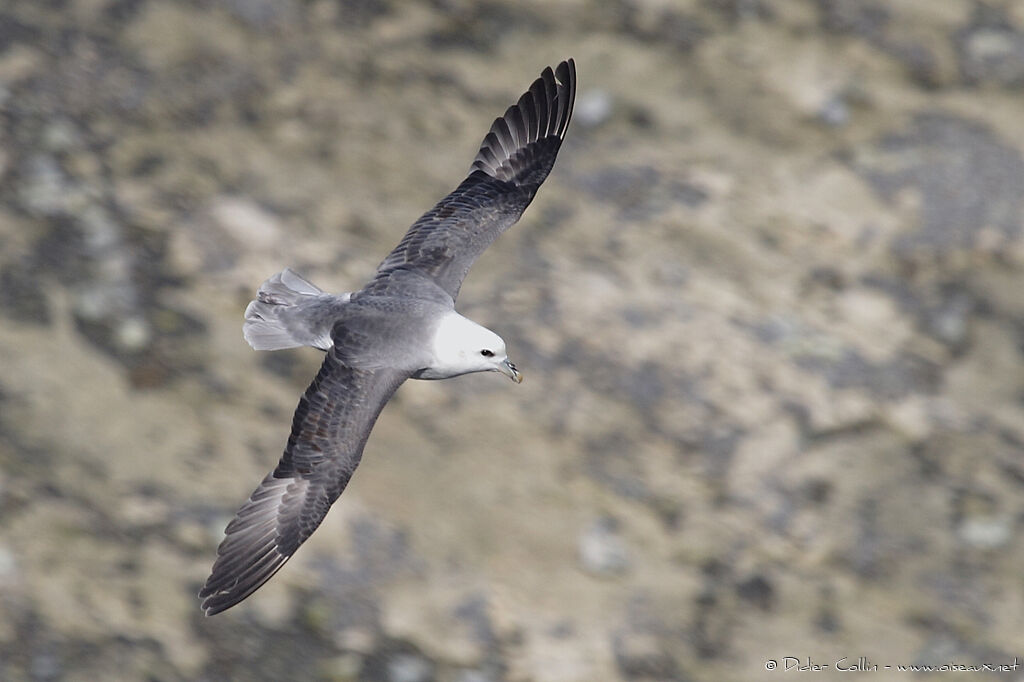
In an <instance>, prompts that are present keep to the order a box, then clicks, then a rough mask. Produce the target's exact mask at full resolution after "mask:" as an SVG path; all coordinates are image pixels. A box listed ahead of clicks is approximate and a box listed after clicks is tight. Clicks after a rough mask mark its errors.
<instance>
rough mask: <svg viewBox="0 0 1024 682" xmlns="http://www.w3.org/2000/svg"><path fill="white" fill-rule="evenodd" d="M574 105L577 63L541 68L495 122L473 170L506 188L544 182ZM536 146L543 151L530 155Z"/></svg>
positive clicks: (570, 62) (568, 60)
mask: <svg viewBox="0 0 1024 682" xmlns="http://www.w3.org/2000/svg"><path fill="white" fill-rule="evenodd" d="M575 100H576V62H575V61H574V60H573V59H572V58H571V57H570V58H569V59H567V60H565V61H563V62H560V63H559V64H558V65H557V66H556V67H555V68H554V70H552V69H551V67H550V66H548V67H545V68H544V70H543V71H542V72H541V75H540V78H538V79H537V80H535V81H534V82H533V84H532V85H530V87H529V89H527V91H526V92H525V93H524V94H523V95H522V97H520V98H519V100H518V101H517V102H516V104H513V105H512V106H510V107H509V108H508V109H507V110H506V111H505V114H504V115H503V116H501V117H499V118H497V119H495V121H494V123H493V124H492V125H491V129H490V131H489V132H488V134H487V136H486V137H484V141H483V143H482V144H481V146H480V151H479V152H477V155H476V158H475V159H474V160H473V166H472V168H473V170H480V171H483V172H484V173H487V174H488V175H490V176H491V177H493V178H497V179H499V180H504V181H507V182H515V183H517V184H519V182H521V181H527V180H526V179H527V178H528V179H529V180H528V181H529V182H537V184H539V182H538V181H537V176H538V174H539V175H540V176H541V177H540V181H543V176H546V175H547V171H548V170H550V164H552V163H553V162H554V156H555V154H557V153H558V147H559V145H561V142H562V139H563V138H564V137H565V131H566V130H567V129H568V127H569V121H570V120H571V119H572V110H573V105H574V103H575ZM537 143H545V144H546V148H545V149H544V150H543V152H541V151H538V150H537V149H534V151H533V153H530V149H531V147H533V146H534V145H537ZM538 172H539V173H538Z"/></svg>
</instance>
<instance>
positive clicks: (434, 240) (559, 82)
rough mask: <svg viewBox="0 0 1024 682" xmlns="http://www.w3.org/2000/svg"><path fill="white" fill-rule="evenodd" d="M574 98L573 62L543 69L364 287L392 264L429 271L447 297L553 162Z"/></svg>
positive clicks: (382, 280)
mask: <svg viewBox="0 0 1024 682" xmlns="http://www.w3.org/2000/svg"><path fill="white" fill-rule="evenodd" d="M575 98H576V65H575V63H574V62H573V60H571V59H570V60H568V61H564V62H562V63H561V64H559V65H558V66H557V67H556V68H555V70H554V72H552V70H551V68H550V67H548V68H546V69H544V71H543V73H541V76H540V78H538V79H537V80H536V81H534V82H533V85H531V86H530V89H529V90H528V91H527V92H526V93H524V94H523V96H522V97H520V98H519V101H518V102H517V103H516V104H514V105H512V106H511V107H509V108H508V110H507V111H506V112H505V115H504V116H502V117H501V118H498V119H496V120H495V121H494V124H493V125H492V126H491V130H490V132H489V133H487V136H486V137H485V138H484V141H483V144H482V145H481V146H480V151H479V152H477V155H476V159H475V160H474V161H473V166H472V168H471V169H470V173H469V176H468V177H467V178H466V179H465V180H463V182H462V184H461V185H459V186H458V187H457V188H456V189H455V191H453V192H452V193H451V194H449V195H448V196H446V197H445V198H444V199H442V200H441V201H440V202H439V203H438V204H437V205H436V206H434V208H432V209H431V210H430V211H429V212H428V213H426V214H425V215H424V216H423V217H421V218H420V219H419V220H417V221H416V222H415V223H414V224H413V226H412V227H411V228H409V231H408V232H407V233H406V234H405V237H403V238H402V241H401V242H399V244H398V246H397V247H395V250H394V251H392V252H391V253H390V254H389V255H388V257H387V258H386V259H384V262H383V263H381V264H380V267H379V268H378V269H377V276H376V278H375V279H374V281H373V282H371V283H370V285H368V286H367V289H369V290H372V289H374V288H375V284H377V285H379V286H381V287H386V285H387V280H388V279H389V277H390V275H391V273H393V272H394V271H396V270H410V269H411V270H416V271H419V272H421V273H423V274H425V275H427V276H428V277H430V278H431V279H432V280H433V281H434V282H435V283H436V284H438V285H439V286H440V287H441V288H442V289H444V290H445V291H446V292H447V293H448V294H449V295H450V296H451V297H452V299H454V298H455V297H456V296H458V293H459V287H461V286H462V280H463V279H464V278H465V277H466V273H467V272H469V268H470V267H471V266H472V265H473V262H474V261H476V259H477V258H478V257H479V256H480V254H481V253H483V252H484V250H485V249H486V248H487V247H488V246H490V245H491V243H493V242H494V240H495V239H497V238H498V235H500V234H501V233H502V232H504V231H505V230H507V229H508V228H509V227H511V226H512V225H514V224H515V222H516V221H517V220H519V216H521V215H522V214H523V211H524V210H526V207H527V206H529V205H530V202H531V201H533V197H534V195H535V194H536V193H537V189H538V188H539V187H540V185H541V183H543V182H544V179H545V178H547V176H548V173H549V172H550V171H551V167H552V166H553V165H554V164H555V156H556V155H557V154H558V148H559V147H560V146H561V144H562V139H563V138H564V137H565V130H566V128H567V127H568V125H569V119H570V118H572V107H573V102H574V101H575Z"/></svg>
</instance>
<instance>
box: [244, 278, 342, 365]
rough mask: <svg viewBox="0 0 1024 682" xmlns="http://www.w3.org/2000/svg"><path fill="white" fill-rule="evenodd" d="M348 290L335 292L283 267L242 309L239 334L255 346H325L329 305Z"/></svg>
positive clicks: (328, 338) (329, 343) (327, 343)
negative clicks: (324, 288)
mask: <svg viewBox="0 0 1024 682" xmlns="http://www.w3.org/2000/svg"><path fill="white" fill-rule="evenodd" d="M349 297H350V294H342V295H341V296H334V295H332V294H327V293H324V291H323V289H321V288H320V287H318V286H316V285H315V284H313V283H312V282H310V281H308V280H306V279H305V278H303V277H301V276H300V275H299V274H297V273H296V272H295V271H294V270H291V269H290V268H285V269H284V270H282V271H281V272H279V273H277V274H276V275H274V276H273V277H271V278H270V279H268V280H267V281H266V282H264V283H263V284H261V285H260V288H259V291H258V292H257V294H256V298H255V299H254V300H253V301H250V303H249V305H248V306H247V307H246V309H245V324H244V325H243V326H242V334H243V335H244V336H245V340H246V341H248V342H249V345H250V346H252V347H253V348H254V349H255V350H280V349H282V348H297V347H299V346H313V347H314V348H319V349H321V350H328V349H329V348H330V347H331V346H332V345H333V341H332V340H331V319H332V316H331V314H330V313H331V309H332V308H333V306H335V305H337V304H338V303H344V302H345V301H347V300H348V299H349Z"/></svg>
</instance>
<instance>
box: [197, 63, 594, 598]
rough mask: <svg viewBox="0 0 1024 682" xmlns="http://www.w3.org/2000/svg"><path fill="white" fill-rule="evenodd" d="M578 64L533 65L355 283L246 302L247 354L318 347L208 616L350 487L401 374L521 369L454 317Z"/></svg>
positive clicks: (532, 180)
mask: <svg viewBox="0 0 1024 682" xmlns="http://www.w3.org/2000/svg"><path fill="white" fill-rule="evenodd" d="M575 98H576V65H575V64H574V63H573V60H572V59H569V60H567V61H564V62H562V63H560V64H559V65H558V66H557V67H556V68H555V69H554V71H552V69H551V68H550V67H548V68H545V69H544V71H543V72H542V73H541V75H540V78H538V79H537V80H535V81H534V82H533V85H531V86H530V89H529V90H527V91H526V92H525V93H524V94H523V96H522V97H520V98H519V101H518V102H517V103H516V104H514V105H512V106H510V107H509V108H508V110H506V111H505V115H504V116H502V117H500V118H498V119H495V121H494V124H493V125H491V129H490V132H488V133H487V136H486V137H485V138H484V141H483V143H482V144H481V145H480V151H478V152H477V155H476V158H475V159H474V160H473V165H472V166H471V167H470V172H469V175H468V176H467V177H466V179H465V180H463V181H462V184H460V185H459V186H458V187H457V188H456V189H455V191H453V192H452V193H451V194H449V195H448V196H446V197H445V198H444V199H442V200H441V201H440V202H439V203H438V204H437V205H436V206H434V208H432V209H430V211H428V212H427V213H426V214H424V215H423V216H422V217H421V218H420V219H419V220H417V221H416V222H415V223H413V225H412V227H411V228H409V231H408V232H406V234H405V236H404V237H403V238H402V241H400V242H399V243H398V246H396V247H395V249H394V250H393V251H392V252H391V253H390V254H388V256H387V258H385V259H384V262H382V263H381V264H380V266H379V267H378V268H377V272H376V273H375V274H374V276H373V278H372V279H371V280H370V282H369V283H368V284H367V285H366V286H364V287H363V288H362V289H360V290H359V291H356V292H352V293H345V294H340V295H334V294H328V293H325V292H324V291H323V290H321V289H320V288H319V287H317V286H315V285H314V284H312V283H310V282H308V281H306V280H305V279H303V278H302V277H300V276H299V275H298V274H296V273H295V272H293V271H292V270H290V269H287V268H286V269H285V270H283V271H281V272H280V273H278V274H276V275H274V276H273V277H271V278H270V279H268V280H267V281H266V282H264V283H263V284H262V285H261V286H260V288H259V291H258V293H257V297H256V299H255V300H253V301H252V302H251V303H249V306H248V307H247V308H246V309H245V324H244V327H243V332H244V335H245V339H246V341H248V342H249V345H251V346H252V347H253V348H254V349H256V350H276V349H280V348H296V347H299V346H313V347H314V348H319V349H320V350H323V351H326V353H327V354H326V357H325V358H324V363H323V365H322V366H321V367H320V371H319V372H318V373H317V375H316V378H315V379H313V383H311V384H310V385H309V388H307V389H306V392H305V393H304V394H303V395H302V397H301V398H300V399H299V405H298V407H297V408H296V409H295V416H294V417H293V418H292V431H291V435H290V436H289V437H288V443H287V445H286V446H285V449H284V455H282V457H281V460H280V462H278V464H277V467H276V468H275V469H274V470H273V471H272V472H271V473H269V474H268V475H267V477H266V478H264V479H263V482H262V483H260V485H259V487H258V488H256V490H255V491H254V492H253V493H252V495H250V496H249V500H248V501H247V502H246V503H245V504H243V505H242V507H241V509H239V510H238V514H237V515H236V516H235V518H234V520H233V521H231V523H229V524H228V527H227V529H226V530H225V537H224V540H223V541H222V542H221V543H220V547H218V548H217V560H216V562H215V563H214V564H213V571H212V572H211V574H210V577H209V578H208V579H207V581H206V585H205V586H204V587H203V589H202V590H201V591H200V592H199V598H200V599H202V608H203V611H204V612H205V613H206V615H208V616H210V615H213V614H215V613H220V612H221V611H224V610H225V609H229V608H231V607H232V606H234V605H235V604H237V603H239V602H240V601H242V600H243V599H245V598H246V597H248V596H249V595H251V594H252V593H253V592H255V591H256V590H257V589H258V588H259V587H260V586H261V585H263V584H264V583H265V582H267V581H268V580H269V579H270V578H271V577H272V576H273V575H274V574H275V573H276V572H277V571H278V570H280V568H281V567H282V566H283V565H284V564H285V562H286V561H288V559H290V558H291V556H292V555H293V554H295V550H297V549H298V548H299V546H300V545H301V544H302V543H303V542H305V541H306V539H307V538H308V537H309V536H310V535H311V534H312V533H313V531H314V530H316V528H317V526H319V525H320V522H321V521H323V520H324V517H325V516H326V515H327V510H328V509H330V507H331V505H332V504H333V503H334V501H335V500H337V499H338V496H339V495H341V493H342V491H343V490H345V486H346V485H348V482H349V479H350V478H351V477H352V473H353V472H354V471H355V468H356V466H357V465H358V464H359V460H360V458H361V457H362V454H363V446H364V445H365V444H366V439H367V438H368V437H369V435H370V430H371V429H372V428H373V424H374V422H375V421H376V420H377V416H378V415H379V414H380V411H381V409H382V408H383V407H384V404H385V403H387V401H388V400H389V399H390V398H391V396H392V395H393V394H394V392H395V391H396V390H397V389H398V387H399V386H400V385H401V384H402V382H404V381H405V380H406V379H446V378H448V377H454V376H459V375H461V374H469V373H471V372H501V373H503V374H505V375H507V376H508V377H509V378H511V379H512V380H513V381H515V382H516V383H519V382H521V381H522V375H520V373H519V370H517V369H516V366H515V365H514V364H512V362H511V361H510V360H509V359H508V355H507V354H506V352H505V342H504V341H502V339H501V337H499V336H498V335H497V334H495V333H494V332H492V331H491V330H489V329H486V328H484V327H482V326H480V325H479V324H477V323H475V322H473V321H471V320H469V319H467V318H465V317H463V316H462V315H460V314H459V313H457V312H455V298H456V297H457V296H458V294H459V288H460V287H461V286H462V280H463V279H464V278H465V277H466V273H467V272H469V268H470V266H472V265H473V262H474V261H475V260H476V259H477V258H478V257H479V256H480V254H481V253H483V252H484V249H486V248H487V247H488V246H490V245H491V243H493V242H494V240H495V239H497V238H498V236H499V235H500V234H501V233H502V232H504V231H505V230H507V229H508V228H509V227H511V226H512V225H514V224H515V223H516V221H518V220H519V217H520V216H521V215H522V214H523V211H524V210H526V207H527V206H529V205H530V202H531V201H532V200H533V197H534V195H535V194H536V193H537V190H538V188H539V187H540V186H541V183H543V182H544V179H545V178H547V176H548V173H549V172H550V171H551V167H552V166H553V165H554V163H555V156H556V155H557V154H558V148H559V147H560V146H561V144H562V139H563V138H564V137H565V131H566V128H567V127H568V125H569V119H570V118H572V109H573V102H574V101H575Z"/></svg>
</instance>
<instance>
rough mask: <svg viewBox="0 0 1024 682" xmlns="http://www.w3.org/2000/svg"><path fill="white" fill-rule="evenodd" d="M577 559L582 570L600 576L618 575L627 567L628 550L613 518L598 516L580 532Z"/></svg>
mask: <svg viewBox="0 0 1024 682" xmlns="http://www.w3.org/2000/svg"><path fill="white" fill-rule="evenodd" d="M579 560H580V566H581V567H582V568H583V570H585V571H586V572H587V573H591V574H593V575H596V576H600V577H609V576H616V575H620V574H622V573H625V572H626V571H627V570H628V569H629V564H630V561H629V551H628V550H627V548H626V543H625V541H624V540H623V538H622V536H621V535H620V534H619V529H618V523H617V522H616V521H615V520H614V519H611V518H608V517H602V518H599V519H597V520H596V521H594V522H592V523H591V524H590V525H589V526H588V527H587V528H586V530H584V531H583V533H582V534H580V538H579Z"/></svg>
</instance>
